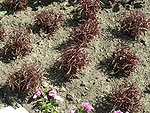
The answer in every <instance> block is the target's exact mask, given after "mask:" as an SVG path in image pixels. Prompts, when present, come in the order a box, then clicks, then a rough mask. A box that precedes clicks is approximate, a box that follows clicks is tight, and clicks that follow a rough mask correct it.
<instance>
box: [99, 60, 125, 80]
mask: <svg viewBox="0 0 150 113" xmlns="http://www.w3.org/2000/svg"><path fill="white" fill-rule="evenodd" d="M97 69H100V70H101V71H103V73H104V74H105V75H108V77H109V78H113V77H115V78H118V79H120V78H122V77H125V78H126V77H127V75H126V74H125V73H121V72H115V70H114V69H113V65H112V60H111V58H105V59H103V60H102V61H100V62H99V64H98V65H97Z"/></svg>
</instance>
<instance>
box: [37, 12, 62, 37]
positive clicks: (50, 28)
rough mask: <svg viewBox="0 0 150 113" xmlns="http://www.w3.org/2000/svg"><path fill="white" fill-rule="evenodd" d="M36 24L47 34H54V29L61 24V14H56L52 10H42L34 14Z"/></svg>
mask: <svg viewBox="0 0 150 113" xmlns="http://www.w3.org/2000/svg"><path fill="white" fill-rule="evenodd" d="M35 19H36V24H37V25H39V26H40V27H42V28H43V29H44V30H46V32H47V33H48V34H49V35H51V36H52V35H54V33H55V32H56V30H58V28H59V27H60V25H61V24H62V14H56V13H55V12H54V11H52V10H49V11H42V12H41V13H40V14H38V15H37V16H35Z"/></svg>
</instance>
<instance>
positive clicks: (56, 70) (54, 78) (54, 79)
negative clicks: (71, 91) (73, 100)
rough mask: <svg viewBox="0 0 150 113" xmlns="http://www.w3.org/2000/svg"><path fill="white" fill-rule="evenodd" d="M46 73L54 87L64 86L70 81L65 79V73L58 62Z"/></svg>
mask: <svg viewBox="0 0 150 113" xmlns="http://www.w3.org/2000/svg"><path fill="white" fill-rule="evenodd" d="M46 71H47V73H48V76H47V79H48V80H49V81H51V83H52V84H53V85H54V86H62V85H63V84H64V83H66V82H69V81H70V79H68V78H65V77H64V75H65V72H64V71H63V70H62V69H60V64H59V63H58V62H56V63H55V64H54V65H52V66H51V67H49V69H47V70H46Z"/></svg>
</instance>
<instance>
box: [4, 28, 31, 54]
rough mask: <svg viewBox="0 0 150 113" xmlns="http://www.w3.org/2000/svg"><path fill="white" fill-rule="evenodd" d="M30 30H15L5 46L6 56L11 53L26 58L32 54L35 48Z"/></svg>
mask: <svg viewBox="0 0 150 113" xmlns="http://www.w3.org/2000/svg"><path fill="white" fill-rule="evenodd" d="M30 32H31V31H30V29H29V30H25V29H24V28H20V29H19V30H14V31H13V32H12V34H11V35H10V39H9V40H8V41H7V42H6V45H5V54H8V53H11V54H12V55H13V56H15V57H17V56H25V55H28V54H29V53H31V51H32V49H33V46H32V43H31V37H30V35H29V34H30Z"/></svg>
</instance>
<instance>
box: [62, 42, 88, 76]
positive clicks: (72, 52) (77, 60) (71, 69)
mask: <svg viewBox="0 0 150 113" xmlns="http://www.w3.org/2000/svg"><path fill="white" fill-rule="evenodd" d="M89 61H90V60H89V58H88V55H87V52H85V51H84V49H83V48H82V44H78V45H73V46H71V47H69V48H67V49H65V50H64V53H63V54H62V55H61V57H60V63H61V69H63V70H64V72H65V77H68V78H70V77H72V75H73V74H76V73H78V72H80V70H81V69H82V68H83V67H84V66H86V65H87V64H88V63H89Z"/></svg>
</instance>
